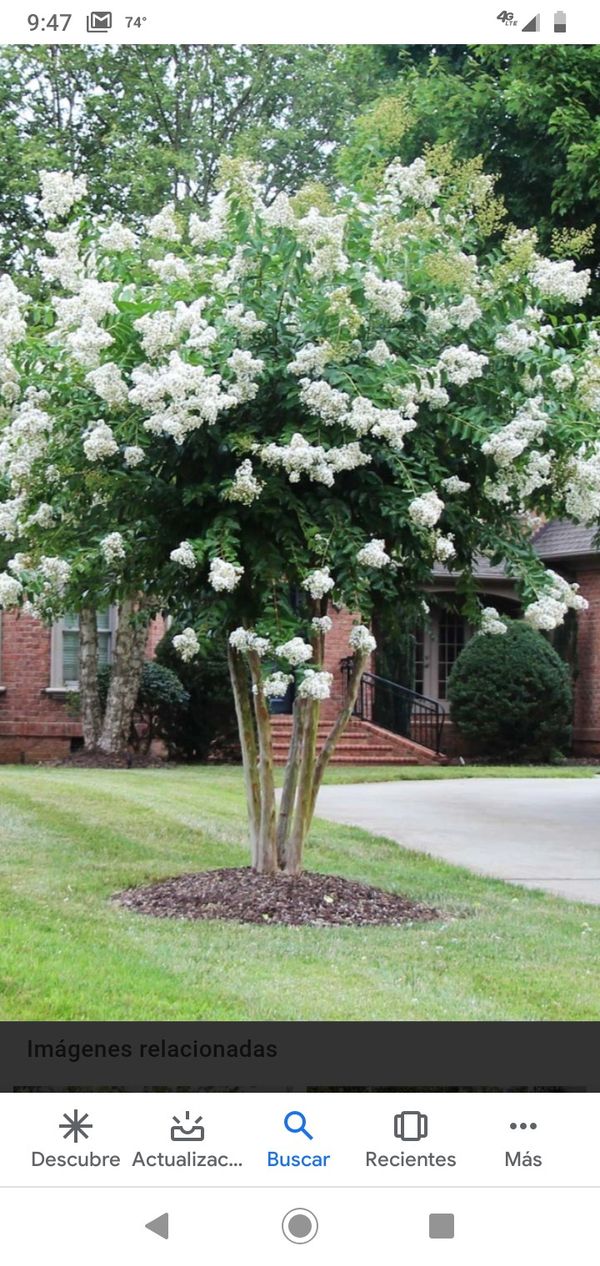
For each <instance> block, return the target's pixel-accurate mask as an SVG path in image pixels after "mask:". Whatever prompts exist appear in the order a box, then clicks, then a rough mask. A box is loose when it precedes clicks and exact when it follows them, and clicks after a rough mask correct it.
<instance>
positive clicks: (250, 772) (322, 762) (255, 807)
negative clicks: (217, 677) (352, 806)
mask: <svg viewBox="0 0 600 1266" xmlns="http://www.w3.org/2000/svg"><path fill="white" fill-rule="evenodd" d="M315 650H316V652H317V654H316V656H315V658H316V659H318V658H319V654H318V653H319V652H321V651H322V646H321V645H316V646H315ZM368 658H369V652H367V651H365V652H361V651H357V652H356V653H355V656H354V666H353V669H352V673H351V674H350V681H349V683H348V690H347V693H346V698H345V700H344V703H343V705H342V707H341V708H340V710H339V713H338V715H337V717H336V718H335V721H334V722H333V724H332V727H331V730H330V732H329V735H328V736H327V739H326V740H325V743H324V745H323V748H322V749H321V751H320V753H317V734H318V728H319V717H320V712H321V702H320V700H318V699H310V698H308V699H307V698H299V697H297V698H296V700H295V703H294V712H293V725H292V738H291V743H290V750H289V754H288V759H287V763H286V766H285V772H284V778H283V788H282V792H281V798H280V801H279V809H278V806H277V799H276V795H275V777H274V763H273V733H272V726H271V715H270V712H269V708H268V704H267V700H266V698H265V695H264V692H263V688H262V672H261V662H260V658H259V656H258V654H257V653H256V652H255V651H249V652H248V653H247V655H246V656H244V655H242V654H240V653H238V652H237V651H235V650H233V649H232V648H231V647H229V648H228V663H229V673H230V677H231V684H232V688H233V695H234V699H235V708H236V715H237V721H238V729H239V735H240V746H241V750H242V762H243V767H244V782H245V788H246V804H247V810H248V824H249V833H250V848H251V858H252V867H253V869H254V870H256V871H258V872H259V873H260V874H263V875H276V874H277V873H278V872H280V871H284V872H285V873H286V874H287V875H298V874H300V872H301V871H302V866H303V856H304V846H305V843H306V839H307V836H308V832H309V830H310V825H311V822H312V819H313V816H314V812H315V806H316V802H317V796H318V794H319V788H320V786H321V783H322V781H323V775H324V773H325V770H326V768H327V765H328V764H329V761H330V759H331V757H332V756H333V753H334V751H335V749H336V747H337V744H338V742H339V740H340V738H341V737H342V734H343V733H344V730H345V729H346V726H347V725H348V722H349V720H350V717H351V716H352V712H353V710H354V705H355V703H356V697H357V694H358V688H359V685H360V680H361V677H362V674H363V672H364V670H365V667H366V664H367V661H368ZM246 661H247V664H246ZM248 670H249V675H250V681H249V679H248ZM250 682H251V684H252V691H250Z"/></svg>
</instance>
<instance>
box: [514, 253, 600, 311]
mask: <svg viewBox="0 0 600 1266" xmlns="http://www.w3.org/2000/svg"><path fill="white" fill-rule="evenodd" d="M529 275H530V277H531V280H532V282H533V284H534V286H537V288H538V290H539V291H540V294H541V295H542V297H543V298H544V299H556V300H558V301H559V302H560V301H562V302H563V303H577V304H579V303H583V300H584V299H585V297H586V295H587V293H588V291H589V288H590V281H591V272H590V269H589V268H582V269H581V271H580V272H576V271H575V261H574V260H572V259H560V260H551V259H542V258H540V257H539V256H536V258H535V262H534V264H533V267H532V269H531V272H530V274H529Z"/></svg>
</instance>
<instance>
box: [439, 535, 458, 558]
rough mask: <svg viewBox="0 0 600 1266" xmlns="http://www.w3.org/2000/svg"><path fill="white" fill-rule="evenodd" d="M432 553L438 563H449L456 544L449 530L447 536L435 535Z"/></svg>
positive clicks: (453, 554)
mask: <svg viewBox="0 0 600 1266" xmlns="http://www.w3.org/2000/svg"><path fill="white" fill-rule="evenodd" d="M434 554H435V557H436V559H437V561H438V563H449V562H450V559H451V558H455V556H456V546H455V544H454V536H453V535H452V533H451V532H450V533H449V534H448V536H437V537H436V540H435V547H434Z"/></svg>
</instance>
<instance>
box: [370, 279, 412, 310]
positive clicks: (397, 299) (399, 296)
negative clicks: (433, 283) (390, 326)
mask: <svg viewBox="0 0 600 1266" xmlns="http://www.w3.org/2000/svg"><path fill="white" fill-rule="evenodd" d="M363 285H364V291H365V299H366V300H367V303H370V305H371V307H372V308H374V309H375V311H376V312H381V313H383V315H384V316H386V317H387V318H388V320H390V321H401V320H402V317H403V316H404V314H405V312H406V305H407V303H408V294H407V292H406V290H405V289H404V286H402V285H401V284H400V282H399V281H382V279H381V277H378V276H377V273H373V272H368V273H365V278H364V282H363Z"/></svg>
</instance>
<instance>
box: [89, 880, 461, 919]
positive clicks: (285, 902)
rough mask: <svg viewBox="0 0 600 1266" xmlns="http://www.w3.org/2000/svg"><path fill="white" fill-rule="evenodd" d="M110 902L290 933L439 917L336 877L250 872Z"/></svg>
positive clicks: (135, 892)
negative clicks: (293, 929) (291, 930)
mask: <svg viewBox="0 0 600 1266" xmlns="http://www.w3.org/2000/svg"><path fill="white" fill-rule="evenodd" d="M113 900H114V901H116V902H118V904H119V905H122V906H126V907H127V909H129V910H136V911H137V912H138V913H139V914H151V915H154V916H156V917H157V918H167V919H225V920H227V921H228V922H235V923H283V924H286V925H287V926H292V927H301V926H309V927H324V926H329V925H335V926H351V927H366V926H369V925H371V926H383V925H395V926H397V925H399V924H403V923H409V924H410V923H416V922H429V921H431V920H432V919H439V918H441V917H442V915H441V912H440V911H439V910H435V909H433V908H432V907H430V906H424V905H420V904H418V903H417V902H415V901H409V899H408V898H407V897H402V896H399V895H397V894H396V893H393V892H384V891H383V889H381V888H372V887H370V886H369V885H368V884H361V883H355V882H354V881H352V880H350V879H342V877H341V876H340V875H319V874H314V873H306V872H305V873H304V874H302V875H298V876H290V875H257V874H256V873H255V872H254V871H253V870H250V869H249V868H248V869H247V868H239V869H234V868H231V869H222V870H206V871H201V872H199V873H197V874H190V875H177V877H176V878H174V879H164V880H162V881H161V882H160V883H155V884H148V885H147V886H145V887H143V888H128V889H126V891H125V892H119V893H117V894H116V895H115V897H114V898H113Z"/></svg>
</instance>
